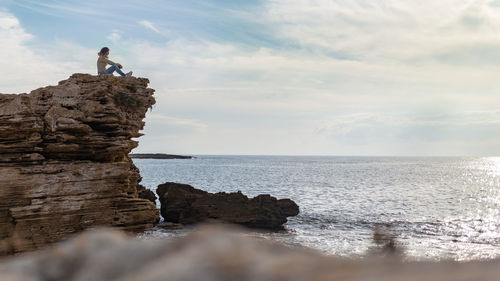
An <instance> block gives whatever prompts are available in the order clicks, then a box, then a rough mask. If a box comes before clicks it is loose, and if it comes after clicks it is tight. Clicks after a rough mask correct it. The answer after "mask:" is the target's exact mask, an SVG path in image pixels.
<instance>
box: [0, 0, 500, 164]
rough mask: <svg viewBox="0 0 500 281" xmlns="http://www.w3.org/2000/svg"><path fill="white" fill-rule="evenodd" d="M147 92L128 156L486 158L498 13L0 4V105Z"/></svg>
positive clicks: (396, 0)
mask: <svg viewBox="0 0 500 281" xmlns="http://www.w3.org/2000/svg"><path fill="white" fill-rule="evenodd" d="M104 46H108V47H109V48H110V49H111V52H110V59H112V60H113V61H116V62H120V63H121V64H122V65H123V66H124V70H125V71H129V70H132V71H134V75H135V76H139V77H147V78H149V80H150V82H151V83H150V87H151V88H153V89H155V90H156V93H155V97H156V101H157V103H156V105H155V106H154V107H153V109H152V110H151V111H148V113H147V117H146V120H145V122H146V126H145V128H144V130H143V131H142V133H144V134H145V135H144V136H143V137H141V138H139V139H138V140H139V147H138V148H136V149H135V150H134V152H136V153H148V152H158V153H173V154H194V155H196V154H235V155H360V156H379V155H384V156H500V0H495V1H472V0H467V1H465V0H441V1H435V0H421V1H414V0H412V1H409V0H371V1H365V0H258V1H249V0H243V1H229V0H217V1H215V0H208V1H194V0H169V1H160V0H142V1H131V0H120V1H115V0H109V1H101V0H86V1H76V0H66V1H53V0H47V1H38V0H0V63H1V65H2V67H1V69H0V92H1V93H24V92H30V91H31V90H34V89H36V88H39V87H43V86H47V85H56V84H57V83H58V81H60V80H64V79H67V78H68V77H69V76H70V75H71V74H73V73H90V74H94V75H95V74H96V60H97V52H98V51H99V49H100V48H102V47H104Z"/></svg>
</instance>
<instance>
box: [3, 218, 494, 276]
mask: <svg viewBox="0 0 500 281" xmlns="http://www.w3.org/2000/svg"><path fill="white" fill-rule="evenodd" d="M499 276H500V261H499V260H494V261H487V262H468V263H457V262H436V263H431V262H428V263H422V262H421V263H416V262H414V263H402V262H400V261H398V260H394V259H377V260H375V259H373V260H368V259H367V260H363V261H352V260H342V259H339V258H334V257H326V256H322V255H320V254H317V253H314V252H311V251H306V250H299V249H292V248H287V247H284V246H280V245H276V244H272V243H270V242H269V241H267V240H256V239H253V238H251V237H249V236H248V235H244V234H240V233H237V232H235V231H234V230H228V229H225V228H224V229H222V228H217V227H215V228H214V227H205V228H201V229H199V230H197V231H194V232H193V233H191V234H189V235H188V236H187V237H185V238H181V239H179V240H174V241H173V242H169V241H167V240H142V241H141V240H137V239H134V238H130V237H127V236H125V235H124V234H123V233H120V232H117V231H111V230H103V229H101V230H94V231H87V232H84V233H83V234H81V235H79V236H78V237H76V238H74V239H71V240H69V241H67V242H64V243H60V244H58V245H56V246H55V247H53V248H50V249H46V250H43V251H38V252H34V253H27V254H23V255H20V256H17V257H11V258H8V259H5V258H4V259H3V260H0V280H1V281H14V280H16V281H17V280H24V281H52V280H65V281H84V280H94V281H99V280H106V281H117V280H121V281H132V280H142V281H162V280H172V281H177V280H179V281H180V280H182V281H203V280H210V281H212V280H213V281H234V280H238V281H246V280H248V281H250V280H252V281H266V280H273V281H279V280H294V281H302V280H304V281H306V280H311V281H312V280H344V281H351V280H353V281H354V280H357V281H361V280H367V281H368V280H370V281H382V280H385V281H391V280H401V281H421V280H427V281H432V280H435V281H465V280H491V281H493V280H498V277H499Z"/></svg>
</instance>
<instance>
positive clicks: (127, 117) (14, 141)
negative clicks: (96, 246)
mask: <svg viewBox="0 0 500 281" xmlns="http://www.w3.org/2000/svg"><path fill="white" fill-rule="evenodd" d="M148 83H149V81H148V80H147V79H145V78H134V77H126V78H125V77H114V76H111V75H104V76H102V77H97V76H92V75H88V74H74V75H72V76H71V77H70V78H69V79H67V80H64V81H61V82H59V84H58V85H57V86H49V87H45V88H40V89H37V90H34V91H32V92H31V93H29V94H0V175H1V176H0V254H8V253H15V252H21V251H26V250H31V249H35V248H38V247H40V246H42V245H45V244H47V243H52V242H55V241H58V240H61V239H63V238H65V237H67V236H68V235H69V234H72V233H75V232H77V231H80V230H83V229H85V228H88V227H91V226H97V225H106V226H116V227H119V228H122V229H125V230H131V231H137V230H142V229H144V228H146V227H150V226H152V225H153V223H154V222H156V221H158V220H159V214H158V210H157V208H156V207H155V205H154V204H153V203H151V202H150V201H149V200H145V199H141V198H139V196H138V191H137V187H138V183H139V181H140V179H141V177H140V174H139V171H138V169H137V168H136V167H135V166H134V164H133V162H132V161H131V159H130V158H129V157H128V156H127V155H128V154H129V153H130V151H131V150H132V149H133V148H135V147H136V146H137V141H135V140H132V138H137V137H139V136H141V134H140V133H139V130H141V129H142V128H143V126H144V122H143V119H144V117H145V114H146V111H147V110H148V109H149V108H151V107H152V105H153V104H154V103H155V100H154V98H153V93H154V90H153V89H150V88H147V85H148Z"/></svg>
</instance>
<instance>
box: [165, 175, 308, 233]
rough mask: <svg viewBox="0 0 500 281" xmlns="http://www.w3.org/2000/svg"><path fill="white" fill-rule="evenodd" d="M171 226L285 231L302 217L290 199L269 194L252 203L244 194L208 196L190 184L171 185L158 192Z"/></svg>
mask: <svg viewBox="0 0 500 281" xmlns="http://www.w3.org/2000/svg"><path fill="white" fill-rule="evenodd" d="M156 193H157V194H158V197H159V200H160V203H161V215H162V217H163V218H164V219H165V221H167V222H173V223H181V224H191V223H197V222H203V221H207V220H218V221H223V222H229V223H236V224H241V225H245V226H247V227H254V228H265V229H282V228H283V224H284V223H286V222H287V217H290V216H296V215H298V214H299V206H297V204H295V202H293V201H292V200H290V199H280V200H278V199H276V198H275V197H272V196H270V195H268V194H264V195H259V196H256V197H254V198H251V199H249V198H248V197H247V196H245V195H243V194H242V193H241V192H233V193H225V192H219V193H215V194H214V193H208V192H206V191H203V190H200V189H196V188H194V187H192V186H190V185H187V184H179V183H174V182H167V183H164V184H161V185H159V186H158V189H157V190H156Z"/></svg>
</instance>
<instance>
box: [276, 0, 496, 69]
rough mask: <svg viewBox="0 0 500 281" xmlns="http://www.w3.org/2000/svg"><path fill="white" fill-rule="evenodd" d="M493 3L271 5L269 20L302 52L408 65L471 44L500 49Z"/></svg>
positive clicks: (283, 0)
mask: <svg viewBox="0 0 500 281" xmlns="http://www.w3.org/2000/svg"><path fill="white" fill-rule="evenodd" d="M490 2H491V1H458V0H443V1H394V0H375V1H370V3H367V2H366V1H361V0H335V1H330V0H318V1H305V0H269V1H267V4H266V10H267V16H266V19H267V20H268V21H269V22H270V23H272V24H273V25H274V26H275V28H276V29H277V31H278V33H277V34H279V36H280V37H281V38H282V39H283V40H287V41H292V42H295V43H298V44H299V45H300V46H301V47H303V48H307V49H315V50H320V51H322V52H325V53H326V52H330V53H331V54H335V53H337V54H341V55H343V57H345V58H348V59H354V60H361V61H370V62H392V63H397V62H399V63H405V62H406V63H407V62H409V61H413V62H415V61H420V60H424V61H426V60H427V58H432V56H433V53H435V52H440V51H441V50H443V49H448V48H453V47H454V46H460V45H464V44H471V43H472V42H473V43H474V44H489V45H498V44H499V43H500V39H499V38H498V36H496V35H495V34H498V29H499V26H500V17H499V16H500V9H498V7H495V6H492V5H490ZM334 56H335V55H334ZM340 57H342V56H340ZM491 64H493V62H492V63H491Z"/></svg>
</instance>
